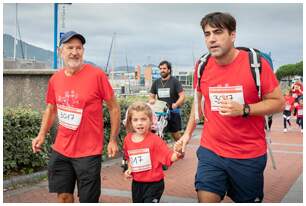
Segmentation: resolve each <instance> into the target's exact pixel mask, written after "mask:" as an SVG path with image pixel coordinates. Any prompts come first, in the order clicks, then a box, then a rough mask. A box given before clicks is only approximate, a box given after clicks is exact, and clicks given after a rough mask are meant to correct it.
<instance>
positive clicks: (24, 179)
mask: <svg viewBox="0 0 306 206" xmlns="http://www.w3.org/2000/svg"><path fill="white" fill-rule="evenodd" d="M45 177H47V170H44V171H41V172H36V173H32V174H28V175H22V176H16V177H12V178H10V179H8V180H4V181H3V188H4V190H5V188H9V187H12V186H14V185H18V184H24V183H33V182H36V181H37V180H38V179H42V178H45Z"/></svg>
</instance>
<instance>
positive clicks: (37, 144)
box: [32, 135, 45, 153]
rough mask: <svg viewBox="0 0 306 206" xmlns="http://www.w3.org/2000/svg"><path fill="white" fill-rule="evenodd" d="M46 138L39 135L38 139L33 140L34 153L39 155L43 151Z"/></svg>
mask: <svg viewBox="0 0 306 206" xmlns="http://www.w3.org/2000/svg"><path fill="white" fill-rule="evenodd" d="M44 141H45V137H44V136H42V135H38V136H37V137H36V138H34V139H33V140H32V150H33V153H37V152H40V151H41V145H42V144H43V143H44Z"/></svg>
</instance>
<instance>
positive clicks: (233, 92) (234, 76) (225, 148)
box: [194, 51, 278, 159]
mask: <svg viewBox="0 0 306 206" xmlns="http://www.w3.org/2000/svg"><path fill="white" fill-rule="evenodd" d="M262 62H263V64H262V73H261V75H260V77H261V86H262V88H261V91H262V96H264V95H266V94H268V93H270V92H272V91H273V90H274V89H275V88H276V87H277V86H278V81H277V79H276V77H275V75H274V74H273V71H272V69H271V68H270V66H269V64H268V62H267V61H266V60H264V59H263V61H262ZM249 64H250V63H249V58H248V53H247V52H246V51H239V54H238V56H237V57H236V58H235V60H234V61H233V62H232V63H230V64H227V65H218V64H217V63H216V62H215V59H214V58H213V57H211V58H209V60H208V62H207V65H206V68H205V70H204V74H203V75H202V77H201V83H200V91H201V93H202V95H203V96H204V98H205V103H204V113H205V116H206V118H207V119H208V121H207V122H205V124H204V127H203V131H202V135H201V143H200V144H201V146H203V147H205V148H207V149H209V150H212V151H213V152H215V153H216V154H218V155H220V156H222V157H227V158H241V159H246V158H255V157H258V156H261V155H263V154H265V153H266V149H267V148H266V147H267V146H266V141H265V131H264V117H262V116H254V115H251V116H249V117H247V118H244V117H242V116H237V117H227V116H222V115H220V114H219V112H218V111H216V109H217V108H218V102H219V101H218V100H219V99H220V97H221V96H226V97H228V98H232V99H233V98H234V99H233V100H234V101H238V102H240V104H244V103H247V104H252V103H256V102H259V101H260V99H259V97H258V92H257V89H256V86H255V81H254V79H253V76H252V73H251V69H250V65H249ZM195 68H196V69H197V65H196V67H195ZM194 79H197V72H196V71H195V78H194ZM210 98H211V99H210ZM211 100H212V101H211Z"/></svg>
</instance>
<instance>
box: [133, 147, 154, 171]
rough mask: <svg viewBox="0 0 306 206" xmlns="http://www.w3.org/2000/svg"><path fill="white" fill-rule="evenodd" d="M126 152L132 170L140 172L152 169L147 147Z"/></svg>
mask: <svg viewBox="0 0 306 206" xmlns="http://www.w3.org/2000/svg"><path fill="white" fill-rule="evenodd" d="M128 154H129V157H130V164H131V167H132V172H142V171H147V170H150V169H152V164H151V158H150V150H149V148H145V149H136V150H128Z"/></svg>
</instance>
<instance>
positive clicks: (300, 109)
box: [295, 104, 303, 118]
mask: <svg viewBox="0 0 306 206" xmlns="http://www.w3.org/2000/svg"><path fill="white" fill-rule="evenodd" d="M295 109H296V115H297V117H298V118H303V105H300V104H297V105H296V106H295Z"/></svg>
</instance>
